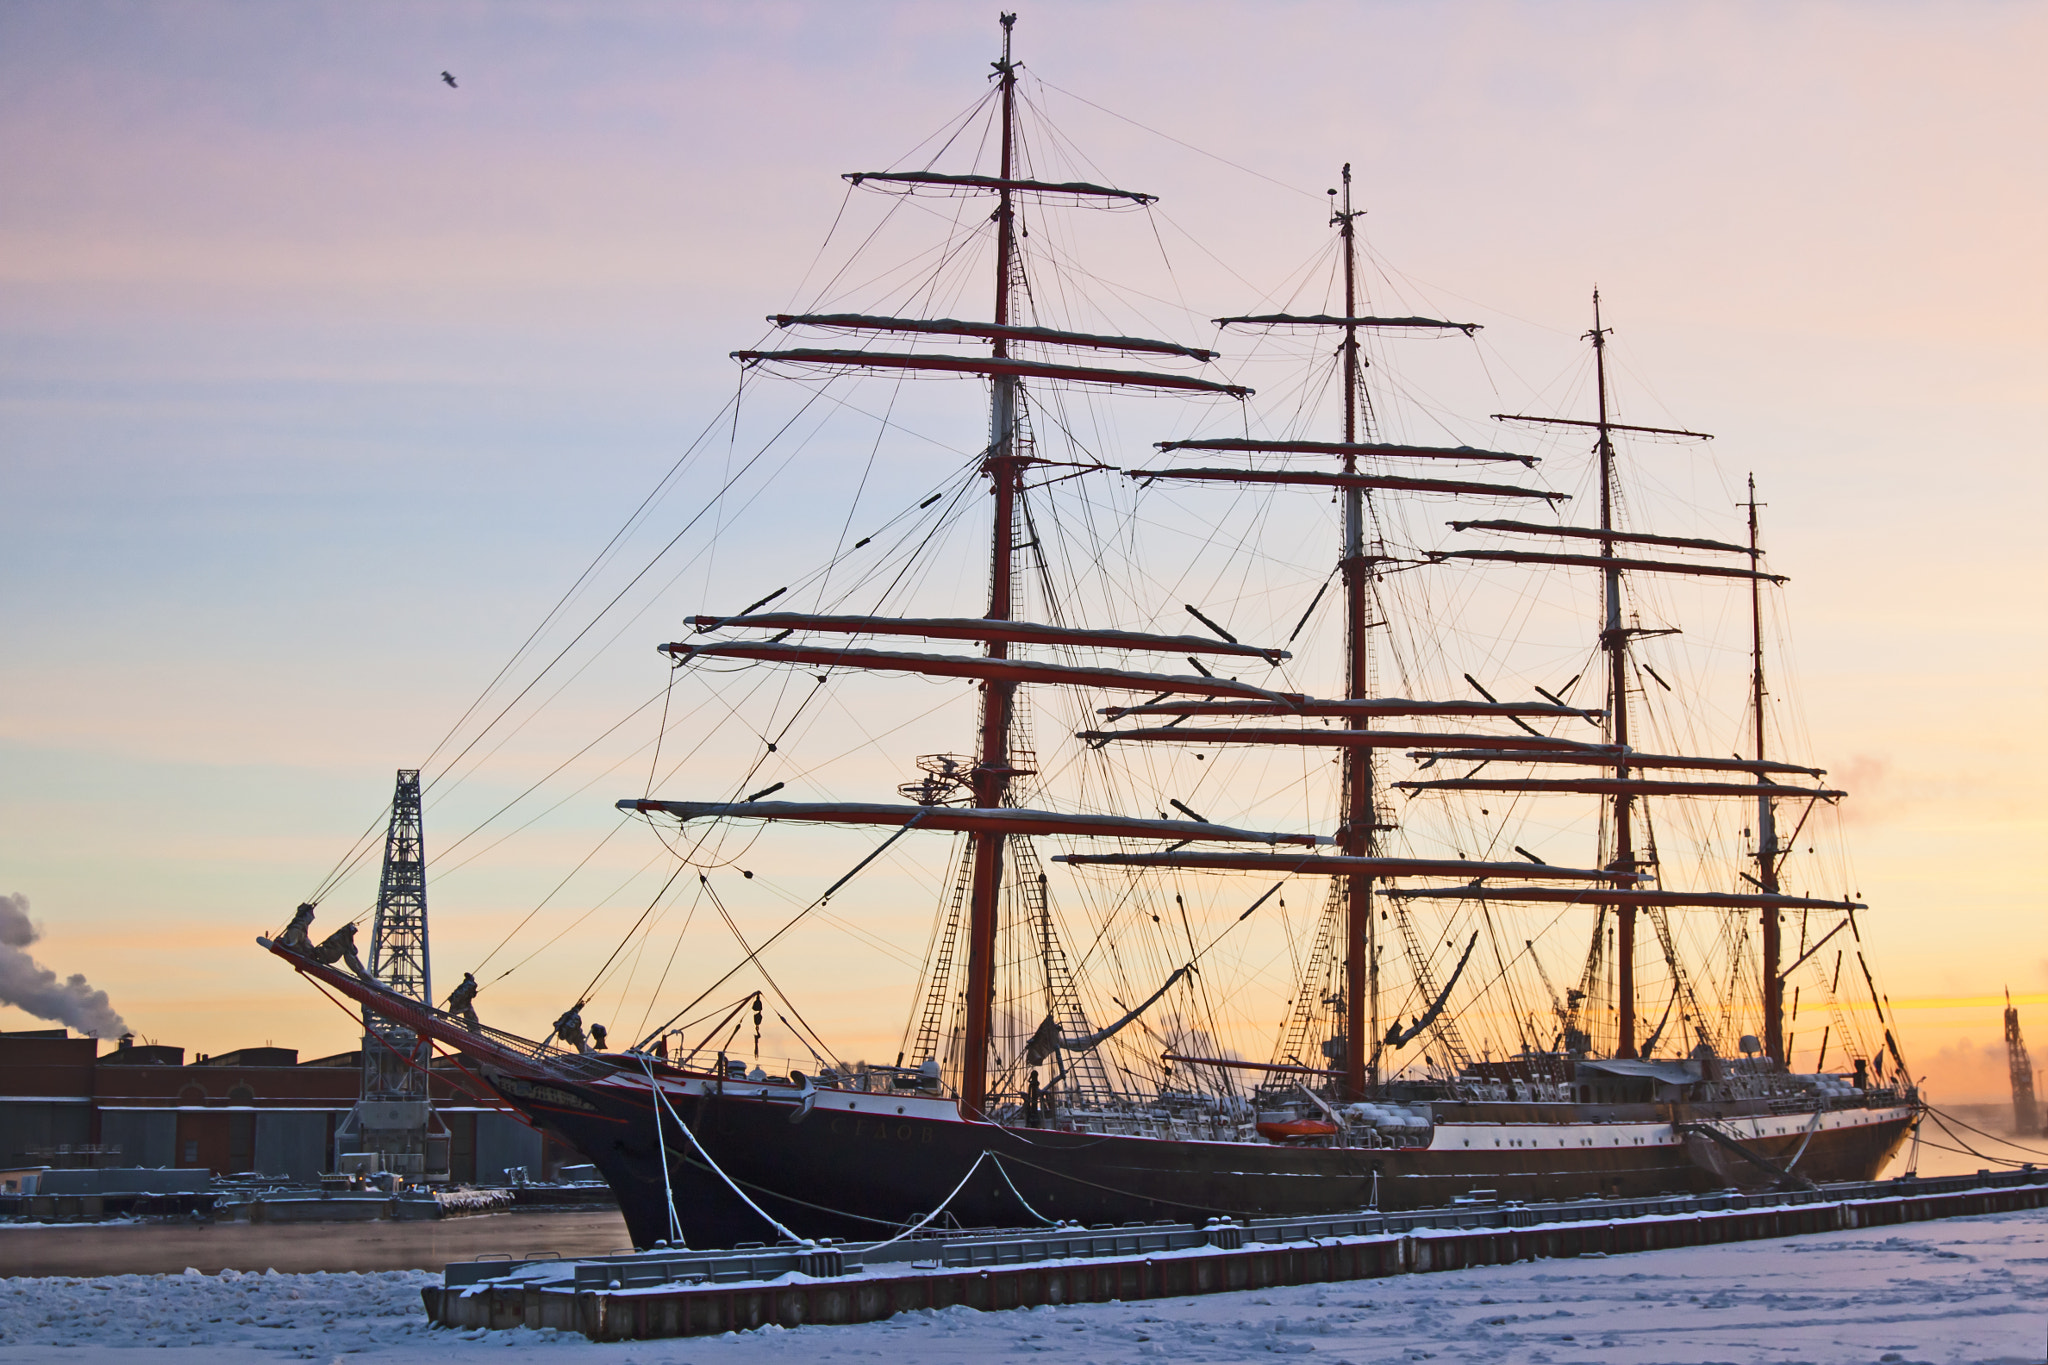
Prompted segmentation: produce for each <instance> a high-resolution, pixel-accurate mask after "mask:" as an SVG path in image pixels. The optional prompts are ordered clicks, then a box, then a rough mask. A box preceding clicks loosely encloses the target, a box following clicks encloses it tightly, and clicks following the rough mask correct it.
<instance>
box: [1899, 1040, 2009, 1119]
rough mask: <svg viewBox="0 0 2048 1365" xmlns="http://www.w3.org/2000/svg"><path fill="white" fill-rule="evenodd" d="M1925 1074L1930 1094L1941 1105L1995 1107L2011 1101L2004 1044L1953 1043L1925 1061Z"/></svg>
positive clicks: (2001, 1042) (1965, 1041) (1959, 1041)
mask: <svg viewBox="0 0 2048 1365" xmlns="http://www.w3.org/2000/svg"><path fill="white" fill-rule="evenodd" d="M1916 1060H1917V1059H1916ZM1915 1069H1916V1070H1917V1069H1920V1068H1918V1067H1916V1068H1915ZM1925 1072H1926V1078H1927V1089H1928V1092H1929V1093H1930V1094H1932V1095H1933V1096H1934V1097H1935V1099H1936V1100H1937V1101H1939V1102H1940V1103H1944V1104H1996V1103H1998V1102H2000V1101H2003V1100H2009V1099H2011V1098H2012V1070H2011V1068H2010V1067H2009V1066H2008V1065H2007V1062H2006V1055H2005V1043H2004V1041H2003V1040H2000V1041H1998V1042H1995V1043H1992V1042H1971V1041H1969V1040H1967V1039H1960V1040H1958V1041H1956V1042H1953V1043H1950V1044H1949V1045H1948V1046H1946V1047H1943V1048H1941V1049H1939V1050H1938V1051H1936V1052H1935V1054H1934V1055H1933V1056H1932V1057H1931V1058H1928V1059H1927V1060H1926V1063H1925Z"/></svg>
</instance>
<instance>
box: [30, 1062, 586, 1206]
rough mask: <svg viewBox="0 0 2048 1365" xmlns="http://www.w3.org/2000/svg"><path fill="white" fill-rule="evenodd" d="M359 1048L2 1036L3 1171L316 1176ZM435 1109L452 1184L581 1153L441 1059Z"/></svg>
mask: <svg viewBox="0 0 2048 1365" xmlns="http://www.w3.org/2000/svg"><path fill="white" fill-rule="evenodd" d="M361 1060H362V1059H361V1054H360V1053H355V1052H345V1053H342V1054H340V1055H338V1056H333V1057H320V1058H316V1059H314V1060H312V1061H306V1062H301V1061H300V1060H299V1054H298V1051H297V1050H296V1049H294V1048H285V1047H250V1048H241V1049H239V1050H237V1051H234V1052H224V1053H219V1054H217V1055H215V1056H212V1057H207V1056H203V1055H202V1056H199V1057H196V1058H195V1059H194V1060H193V1061H191V1062H190V1063H188V1062H186V1060H185V1050H184V1049H183V1048H178V1047H159V1046H152V1045H147V1044H137V1043H134V1042H133V1041H132V1040H130V1039H126V1038H124V1039H122V1040H121V1042H120V1043H119V1044H117V1045H116V1046H114V1047H112V1048H109V1049H108V1050H106V1051H105V1052H102V1051H100V1045H99V1043H98V1041H97V1040H95V1039H92V1038H73V1037H71V1036H70V1034H69V1032H68V1031H67V1030H65V1029H39V1030H33V1031H29V1032H17V1033H4V1032H0V1167H19V1166H57V1167H63V1166H170V1167H181V1168H185V1169H200V1170H208V1171H212V1172H213V1173H214V1174H216V1175H236V1174H241V1173H243V1172H260V1173H262V1174H264V1175H278V1176H289V1177H291V1178H293V1179H295V1180H311V1179H313V1178H315V1177H316V1176H318V1175H319V1174H320V1173H321V1172H323V1171H330V1170H332V1169H334V1130H335V1128H336V1126H337V1125H338V1124H340V1122H341V1121H342V1119H343V1118H344V1117H346V1116H347V1114H348V1111H349V1109H350V1108H351V1106H353V1105H354V1104H355V1102H356V1096H357V1093H358V1090H359V1088H360V1085H361ZM431 1087H432V1094H433V1100H434V1107H435V1109H436V1110H437V1111H438V1112H439V1113H440V1115H441V1117H442V1119H443V1120H444V1121H445V1122H446V1123H447V1125H448V1130H449V1135H450V1148H449V1172H450V1175H451V1176H452V1178H453V1179H454V1180H456V1181H457V1182H458V1183H466V1182H481V1183H484V1184H493V1183H497V1182H499V1181H501V1180H503V1179H504V1172H505V1170H506V1169H507V1168H509V1167H514V1166H523V1167H525V1168H526V1169H527V1170H528V1171H529V1172H530V1173H531V1174H532V1175H533V1176H535V1177H536V1178H547V1177H551V1176H552V1175H553V1174H554V1173H555V1171H556V1170H557V1169H558V1168H559V1167H560V1166H561V1165H562V1164H563V1163H564V1162H565V1161H567V1162H571V1163H573V1162H577V1161H580V1160H581V1159H582V1158H580V1157H578V1156H577V1155H575V1153H574V1152H572V1151H571V1150H570V1149H568V1148H566V1147H563V1146H562V1145H561V1144H559V1143H556V1142H554V1141H553V1140H551V1139H550V1140H546V1141H543V1139H542V1137H541V1135H540V1134H538V1133H536V1132H535V1131H534V1130H533V1129H531V1128H529V1127H527V1126H526V1125H525V1124H524V1123H522V1122H521V1121H520V1120H519V1119H518V1118H517V1117H515V1116H513V1115H512V1114H511V1113H510V1112H508V1111H505V1110H503V1109H500V1108H497V1107H495V1106H493V1105H492V1104H490V1103H489V1102H488V1101H487V1100H480V1099H479V1098H478V1097H477V1096H476V1095H474V1094H473V1093H471V1092H473V1091H475V1090H476V1089H477V1083H476V1082H475V1081H473V1080H471V1079H470V1078H468V1077H466V1076H463V1075H461V1074H460V1073H458V1072H455V1071H454V1070H453V1068H450V1067H446V1066H445V1065H442V1064H437V1065H436V1067H435V1068H434V1074H433V1077H432V1081H431Z"/></svg>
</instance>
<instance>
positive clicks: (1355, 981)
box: [1333, 161, 1379, 1100]
mask: <svg viewBox="0 0 2048 1365" xmlns="http://www.w3.org/2000/svg"><path fill="white" fill-rule="evenodd" d="M1357 217H1358V213H1357V211H1355V210H1353V209H1352V207H1351V163H1350V162H1348V161H1347V162H1345V163H1344V197H1343V199H1342V201H1341V202H1340V205H1339V207H1338V209H1337V212H1336V215H1335V217H1334V220H1333V221H1334V222H1335V224H1336V227H1337V232H1338V234H1339V236H1340V237H1342V239H1343V242H1344V320H1345V321H1344V444H1345V445H1347V446H1355V445H1356V444H1357V443H1358V437H1359V433H1358V412H1359V397H1360V395H1359V381H1360V375H1359V370H1360V363H1359V354H1358V321H1357V319H1358V315H1359V314H1358V241H1357V234H1356V230H1355V227H1354V223H1355V220H1356V219H1357ZM1344 472H1345V473H1347V474H1356V473H1357V472H1358V456H1357V455H1356V453H1354V452H1352V451H1348V450H1347V451H1346V452H1345V454H1344ZM1342 567H1343V575H1344V656H1345V671H1344V695H1345V697H1346V698H1347V699H1350V700H1362V699H1364V698H1365V697H1366V696H1367V695H1368V693H1369V691H1370V686H1369V683H1370V679H1369V677H1368V674H1367V668H1366V650H1367V648H1368V645H1369V641H1368V640H1367V637H1366V629H1367V626H1366V614H1365V609H1366V593H1367V588H1368V586H1369V582H1370V569H1371V563H1370V561H1369V560H1368V559H1367V558H1366V555H1365V490H1364V489H1362V488H1360V487H1358V486H1357V485H1355V484H1354V485H1351V486H1348V487H1346V488H1345V490H1344V558H1343V566H1342ZM1367 726H1368V720H1367V718H1366V717H1365V716H1362V715H1360V716H1356V717H1354V718H1353V719H1352V721H1351V725H1350V728H1351V729H1354V730H1363V729H1365V728H1367ZM1372 754H1373V751H1372V750H1371V749H1370V748H1368V747H1364V746H1360V747H1356V748H1348V749H1346V750H1345V751H1344V824H1343V831H1344V852H1345V853H1346V854H1347V855H1348V856H1351V857H1358V858H1364V857H1370V856H1372V852H1373V845H1374V844H1375V842H1377V841H1376V838H1375V830H1374V826H1375V825H1376V824H1377V823H1378V812H1377V811H1376V809H1375V802H1374V801H1373V757H1372ZM1374 937H1375V935H1374V933H1373V918H1372V878H1371V876H1369V875H1356V874H1354V875H1351V876H1347V877H1345V878H1344V1097H1345V1098H1346V1099H1352V1100H1357V1099H1363V1098H1364V1097H1365V1095H1366V1093H1367V1087H1368V1082H1369V1080H1371V1081H1376V1080H1377V1076H1376V1075H1375V1076H1373V1077H1370V1078H1369V1077H1368V1076H1367V1074H1366V1069H1367V1061H1368V1058H1369V1057H1371V1055H1372V1053H1371V1051H1370V1050H1371V1049H1372V1047H1373V1045H1374V1043H1375V1042H1376V1041H1377V1038H1378V1028H1379V972H1378V971H1377V967H1378V965H1379V964H1378V963H1377V962H1376V961H1374V955H1373V940H1374ZM1378 1069H1379V1068H1378V1066H1377V1063H1376V1062H1375V1063H1374V1065H1373V1067H1372V1070H1373V1071H1374V1072H1375V1073H1376V1072H1377V1071H1378Z"/></svg>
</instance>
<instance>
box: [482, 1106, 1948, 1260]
mask: <svg viewBox="0 0 2048 1365" xmlns="http://www.w3.org/2000/svg"><path fill="white" fill-rule="evenodd" d="M492 1079H493V1084H495V1085H496V1086H497V1087H498V1089H499V1091H500V1092H501V1093H502V1094H503V1095H504V1096H505V1098H506V1099H507V1100H508V1101H509V1102H511V1103H512V1104H514V1105H515V1106H517V1107H518V1108H520V1109H521V1110H522V1111H524V1112H525V1113H527V1114H528V1116H529V1117H531V1118H532V1119H533V1120H534V1121H535V1122H536V1123H538V1124H541V1125H543V1126H545V1127H547V1128H549V1129H552V1130H553V1131H554V1132H556V1133H557V1134H558V1135H559V1136H560V1137H562V1139H563V1140H565V1141H567V1142H569V1143H571V1144H572V1145H574V1146H575V1147H577V1148H578V1149H579V1150H581V1151H582V1152H583V1153H584V1154H585V1155H586V1156H587V1157H588V1158H589V1159H590V1160H591V1161H592V1163H593V1164H595V1165H596V1166H597V1168H598V1170H599V1171H600V1172H601V1173H602V1175H603V1176H604V1178H605V1180H606V1181H607V1182H609V1183H610V1185H611V1186H612V1188H613V1189H614V1190H615V1191H616V1192H617V1193H618V1196H619V1206H620V1209H621V1210H622V1211H623V1212H624V1214H625V1217H626V1222H627V1225H628V1227H629V1229H630V1231H631V1233H632V1237H633V1240H634V1243H635V1244H636V1245H639V1246H652V1245H654V1244H655V1243H656V1242H661V1241H669V1240H672V1239H674V1238H676V1237H678V1236H680V1238H681V1239H682V1241H683V1242H684V1243H686V1244H687V1245H689V1246H692V1247H728V1246H733V1245H736V1244H738V1243H742V1242H773V1241H776V1240H778V1239H779V1238H780V1237H781V1236H782V1235H783V1230H784V1229H786V1230H787V1231H788V1232H789V1233H792V1234H795V1235H797V1236H799V1237H804V1238H824V1237H830V1238H836V1239H842V1240H854V1241H873V1240H878V1239H881V1238H886V1237H890V1236H892V1235H895V1234H897V1233H900V1232H902V1231H903V1230H904V1229H905V1228H906V1227H908V1226H910V1225H912V1224H914V1223H917V1222H918V1221H919V1220H921V1219H925V1218H927V1217H931V1218H932V1222H933V1224H934V1225H935V1226H939V1227H945V1228H956V1227H958V1228H974V1227H1019V1226H1034V1225H1039V1224H1043V1223H1047V1222H1052V1221H1057V1220H1070V1221H1073V1222H1076V1223H1081V1224H1084V1225H1090V1226H1100V1225H1105V1224H1118V1223H1130V1222H1154V1221H1161V1220H1170V1221H1173V1222H1189V1221H1194V1222H1201V1221H1205V1220H1207V1219H1210V1218H1216V1217H1288V1216H1295V1215H1302V1216H1308V1215H1317V1214H1330V1213H1341V1212H1349V1211H1355V1210H1358V1209H1362V1208H1368V1207H1377V1208H1381V1209H1386V1210H1396V1209H1407V1208H1420V1207H1429V1206H1435V1205H1442V1204H1448V1203H1450V1202H1451V1201H1452V1200H1454V1199H1458V1198H1465V1197H1471V1196H1473V1195H1474V1194H1475V1193H1480V1194H1485V1193H1488V1192H1490V1193H1491V1195H1492V1196H1493V1197H1496V1198H1499V1199H1503V1200H1523V1201H1532V1202H1533V1201H1538V1200H1549V1199H1566V1198H1584V1197H1589V1196H1611V1197H1631V1196H1644V1195H1651V1194H1659V1193H1670V1192H1680V1191H1700V1190H1711V1189H1720V1188H1725V1187H1727V1186H1730V1185H1744V1184H1747V1185H1754V1184H1757V1183H1769V1182H1770V1180H1771V1179H1772V1177H1771V1176H1770V1175H1769V1174H1768V1172H1766V1171H1764V1170H1763V1169H1762V1168H1760V1167H1757V1166H1755V1165H1754V1163H1750V1162H1747V1161H1745V1160H1743V1159H1741V1158H1739V1157H1736V1158H1734V1159H1732V1160H1731V1159H1730V1158H1729V1157H1728V1154H1727V1150H1726V1149H1725V1148H1723V1147H1721V1146H1720V1145H1719V1144H1713V1143H1707V1142H1702V1141H1701V1139H1700V1138H1699V1137H1698V1136H1697V1135H1692V1136H1688V1135H1687V1133H1686V1131H1685V1127H1686V1125H1690V1124H1696V1123H1705V1122H1714V1123H1716V1124H1717V1126H1719V1127H1720V1128H1722V1129H1723V1130H1724V1131H1725V1132H1728V1133H1729V1134H1731V1135H1738V1134H1739V1135H1740V1137H1741V1146H1743V1147H1745V1148H1747V1149H1749V1150H1750V1151H1752V1152H1754V1153H1755V1154H1756V1155H1758V1156H1761V1157H1763V1158H1764V1159H1765V1160H1767V1161H1770V1162H1772V1163H1774V1164H1779V1165H1783V1164H1785V1163H1795V1164H1796V1169H1797V1172H1798V1174H1799V1175H1800V1176H1803V1177H1805V1178H1807V1179H1810V1180H1814V1181H1817V1182H1825V1181H1835V1180H1868V1179H1873V1178H1875V1177H1876V1176H1877V1175H1878V1174H1879V1173H1880V1172H1881V1171H1882V1169H1883V1167H1884V1165H1885V1163H1886V1162H1887V1161H1889V1160H1890V1158H1891V1156H1892V1155H1893V1154H1894V1153H1895V1152H1896V1151H1897V1150H1898V1148H1899V1146H1900V1144H1901V1143H1902V1142H1903V1141H1904V1140H1905V1138H1906V1136H1907V1134H1908V1132H1909V1130H1910V1127H1911V1124H1912V1121H1913V1118H1914V1111H1913V1109H1912V1108H1911V1107H1910V1106H1909V1105H1906V1104H1903V1103H1902V1104H1896V1105H1890V1106H1884V1107H1870V1106H1855V1107H1843V1108H1831V1109H1827V1110H1822V1111H1818V1117H1816V1113H1814V1112H1805V1113H1783V1114H1775V1115H1754V1114H1752V1115H1741V1114H1739V1113H1738V1112H1737V1110H1738V1108H1739V1107H1738V1106H1735V1105H1730V1106H1727V1107H1726V1109H1725V1110H1722V1111H1719V1112H1717V1111H1716V1110H1715V1109H1714V1108H1712V1107H1709V1106H1685V1105H1677V1106H1673V1105H1639V1106H1604V1107H1603V1106H1586V1105H1572V1104H1527V1105H1514V1104H1443V1105H1439V1106H1436V1107H1437V1108H1438V1109H1439V1117H1438V1120H1437V1126H1436V1129H1435V1131H1434V1133H1433V1135H1432V1138H1431V1141H1430V1145H1428V1146H1426V1147H1423V1146H1417V1147H1346V1146H1310V1145H1294V1144H1276V1143H1267V1142H1259V1141H1223V1142H1211V1141H1188V1140H1184V1139H1172V1138H1156V1137H1141V1136H1121V1135H1114V1134H1104V1133H1091V1132H1071V1131H1064V1130H1059V1129H1051V1128H1026V1127H1014V1126H1008V1125H1003V1124H997V1123H990V1122H982V1121H969V1120H966V1119H963V1118H962V1117H961V1116H960V1114H959V1112H958V1110H957V1109H956V1108H954V1107H953V1106H952V1105H951V1104H950V1103H947V1102H945V1101H941V1100H935V1099H930V1098H925V1097H921V1096H920V1097H902V1096H889V1095H878V1094H867V1093H864V1092H857V1091H830V1090H825V1091H801V1090H799V1089H797V1088H796V1087H793V1086H773V1085H770V1086H763V1085H761V1084H758V1083H751V1084H746V1085H735V1086H726V1087H721V1086H720V1085H719V1083H718V1082H716V1081H709V1080H703V1081H698V1080H671V1079H668V1078H664V1079H663V1081H662V1082H661V1089H662V1092H663V1098H662V1100H661V1101H660V1102H659V1107H657V1101H656V1100H655V1099H654V1092H653V1086H652V1083H651V1078H649V1077H644V1076H640V1075H635V1074H633V1073H631V1072H621V1073H619V1074H617V1075H615V1076H614V1077H612V1078H609V1079H606V1080H601V1081H597V1082H568V1081H563V1080H561V1079H559V1078H555V1077H548V1078H546V1079H541V1078H539V1077H528V1076H519V1075H510V1074H500V1075H496V1076H494V1077H493V1078H492ZM685 1125H687V1127H688V1130H689V1131H688V1132H687V1133H684V1132H683V1131H682V1127H683V1126H685ZM664 1154H665V1159H664ZM671 1210H673V1215H674V1216H673V1220H672V1219H671ZM771 1220H772V1221H771ZM777 1224H779V1225H780V1227H778V1226H777Z"/></svg>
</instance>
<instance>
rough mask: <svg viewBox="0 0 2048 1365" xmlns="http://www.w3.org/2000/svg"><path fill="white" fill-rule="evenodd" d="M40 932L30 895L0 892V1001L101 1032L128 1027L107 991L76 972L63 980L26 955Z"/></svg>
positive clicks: (119, 1031)
mask: <svg viewBox="0 0 2048 1365" xmlns="http://www.w3.org/2000/svg"><path fill="white" fill-rule="evenodd" d="M39 937H41V931H40V930H38V929H37V928H36V926H35V924H34V923H33V922H32V921H31V920H30V919H29V917H28V897H27V896H20V895H15V896H8V895H0V1005H12V1006H14V1007H15V1008H16V1009H19V1010H25V1011H27V1012H28V1013H30V1014H33V1015H34V1016H36V1018H38V1019H52V1020H55V1021H56V1022H57V1023H60V1024H69V1025H70V1026H71V1027H72V1028H75V1029H77V1030H79V1031H80V1032H81V1033H91V1034H96V1035H98V1036H100V1037H103V1038H112V1037H116V1036H118V1035H119V1034H122V1033H125V1032H127V1031H128V1026H127V1025H126V1024H124V1023H122V1022H121V1016H120V1015H119V1014H118V1013H116V1012H115V1010H114V1007H113V1006H112V1005H111V1004H109V1003H108V1002H107V993H106V992H105V991H96V990H94V989H93V988H92V987H91V986H88V985H87V984H86V981H85V978H84V977H83V976H80V975H78V974H76V973H73V974H72V975H71V977H70V978H69V979H68V980H64V981H59V980H58V979H57V974H56V973H55V972H53V971H51V970H50V969H49V968H48V967H45V966H42V965H41V964H39V963H38V962H37V961H36V960H35V959H34V958H32V957H30V956H29V955H28V952H27V948H28V946H29V945H30V944H31V943H34V942H35V941H36V939H38V938H39Z"/></svg>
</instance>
